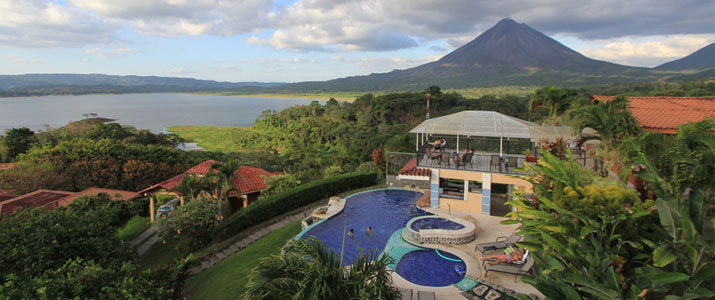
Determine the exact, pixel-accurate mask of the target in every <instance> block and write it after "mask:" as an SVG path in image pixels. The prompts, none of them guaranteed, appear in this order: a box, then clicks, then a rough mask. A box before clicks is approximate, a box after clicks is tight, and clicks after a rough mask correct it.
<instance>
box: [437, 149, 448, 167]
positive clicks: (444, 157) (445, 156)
mask: <svg viewBox="0 0 715 300" xmlns="http://www.w3.org/2000/svg"><path fill="white" fill-rule="evenodd" d="M442 164H445V165H447V166H449V165H450V163H449V153H447V151H442V157H441V158H440V160H439V165H440V167H441V166H442Z"/></svg>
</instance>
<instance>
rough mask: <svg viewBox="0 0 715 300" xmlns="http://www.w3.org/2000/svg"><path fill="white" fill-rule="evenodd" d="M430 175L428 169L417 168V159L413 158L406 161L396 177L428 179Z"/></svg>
mask: <svg viewBox="0 0 715 300" xmlns="http://www.w3.org/2000/svg"><path fill="white" fill-rule="evenodd" d="M430 173H431V171H430V169H426V168H418V167H417V158H413V159H411V160H410V161H408V162H407V164H405V166H404V167H402V170H400V172H397V175H404V176H421V177H429V176H430Z"/></svg>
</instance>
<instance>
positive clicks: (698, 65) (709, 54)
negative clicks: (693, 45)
mask: <svg viewBox="0 0 715 300" xmlns="http://www.w3.org/2000/svg"><path fill="white" fill-rule="evenodd" d="M712 68H715V43H711V44H710V45H707V46H705V47H703V48H701V49H700V50H698V51H695V52H693V53H692V54H690V55H688V56H686V57H683V58H681V59H676V60H674V61H671V62H667V63H664V64H662V65H660V66H657V67H655V68H654V69H656V70H668V71H684V70H705V69H712Z"/></svg>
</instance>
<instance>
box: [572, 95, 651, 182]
mask: <svg viewBox="0 0 715 300" xmlns="http://www.w3.org/2000/svg"><path fill="white" fill-rule="evenodd" d="M569 116H570V118H571V122H572V125H573V126H572V127H573V128H574V131H576V133H577V134H579V135H581V138H580V139H579V142H578V143H579V144H583V143H585V142H586V141H589V140H600V141H601V142H602V143H600V144H599V145H598V147H597V153H596V156H597V157H599V158H601V160H603V162H604V164H606V165H607V166H608V169H609V170H611V171H613V172H614V173H615V174H620V168H621V167H622V166H623V163H624V162H623V158H624V157H626V156H625V155H623V153H621V152H622V147H621V145H622V143H623V140H624V138H626V137H631V136H636V135H639V134H640V133H641V128H640V126H639V125H638V121H637V120H636V118H634V117H633V115H632V114H631V112H630V111H628V99H626V98H625V97H616V98H615V99H613V100H611V101H608V102H605V103H588V104H581V105H577V106H576V107H574V108H573V109H571V110H570V113H569ZM586 128H590V129H592V130H594V131H595V132H596V133H597V134H585V135H584V134H583V130H584V129H586Z"/></svg>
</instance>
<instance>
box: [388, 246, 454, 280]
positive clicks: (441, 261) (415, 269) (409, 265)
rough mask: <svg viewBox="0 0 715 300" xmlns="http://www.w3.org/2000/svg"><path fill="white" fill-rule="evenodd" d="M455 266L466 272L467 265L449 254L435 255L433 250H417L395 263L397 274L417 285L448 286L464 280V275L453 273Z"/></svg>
mask: <svg viewBox="0 0 715 300" xmlns="http://www.w3.org/2000/svg"><path fill="white" fill-rule="evenodd" d="M440 255H441V256H440ZM442 256H444V257H446V258H447V259H446V258H444V257H442ZM455 260H458V261H455ZM455 265H458V266H461V267H462V268H463V270H464V271H465V272H466V270H467V265H466V264H465V263H464V262H463V261H462V260H460V259H459V257H457V256H455V255H453V254H451V253H449V252H444V251H439V253H437V252H436V251H435V250H434V249H430V250H417V251H412V252H409V253H407V254H405V256H403V257H402V259H400V262H399V263H397V274H400V276H402V277H404V278H405V279H407V280H408V281H410V282H412V283H416V284H419V285H425V286H448V285H450V284H454V283H457V282H459V281H461V280H462V279H464V275H459V274H457V272H455V271H454V266H455Z"/></svg>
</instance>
